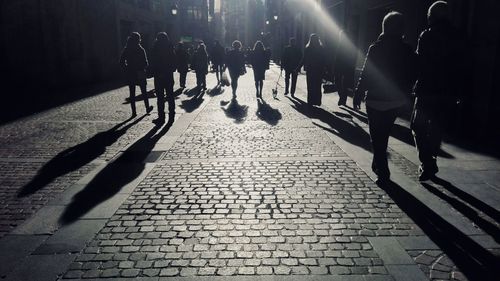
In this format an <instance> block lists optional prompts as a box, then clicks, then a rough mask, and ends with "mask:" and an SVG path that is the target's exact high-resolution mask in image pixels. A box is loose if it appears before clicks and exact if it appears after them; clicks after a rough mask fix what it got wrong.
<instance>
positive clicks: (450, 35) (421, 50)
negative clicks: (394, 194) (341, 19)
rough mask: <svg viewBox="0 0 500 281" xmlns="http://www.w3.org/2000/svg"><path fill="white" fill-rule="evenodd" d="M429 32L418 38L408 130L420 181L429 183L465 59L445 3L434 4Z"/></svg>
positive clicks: (430, 16)
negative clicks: (414, 148)
mask: <svg viewBox="0 0 500 281" xmlns="http://www.w3.org/2000/svg"><path fill="white" fill-rule="evenodd" d="M427 16H428V22H429V28H428V29H427V30H425V31H423V32H422V34H420V38H419V40H418V47H417V56H418V63H419V72H418V78H417V79H418V81H417V84H416V86H415V96H416V100H415V105H414V108H413V116H412V122H411V128H412V130H413V134H414V137H415V144H416V147H417V151H418V158H419V159H420V162H421V164H420V167H419V172H420V176H419V180H421V181H425V180H429V179H431V178H432V177H433V176H434V175H435V174H436V173H437V172H438V167H437V163H436V160H437V154H438V151H439V149H440V146H441V140H442V133H443V130H444V129H445V127H446V124H447V122H449V118H450V115H451V113H452V109H453V107H454V106H455V104H456V101H457V95H458V93H459V92H460V90H459V88H460V83H461V82H460V81H457V78H459V77H460V76H461V73H462V71H463V68H462V67H463V66H462V65H461V64H460V62H461V61H462V60H463V59H464V58H463V56H462V54H461V53H462V52H461V50H460V48H461V46H462V44H463V43H462V42H461V40H460V39H459V36H458V32H457V31H456V30H455V29H454V28H453V27H452V26H451V23H450V20H449V8H448V5H447V4H446V2H444V1H437V2H435V3H434V4H432V5H431V6H430V8H429V11H428V13H427Z"/></svg>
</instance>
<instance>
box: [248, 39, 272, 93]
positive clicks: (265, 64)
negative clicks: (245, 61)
mask: <svg viewBox="0 0 500 281" xmlns="http://www.w3.org/2000/svg"><path fill="white" fill-rule="evenodd" d="M270 57H271V54H270V53H269V51H267V50H265V49H264V44H262V42H261V41H257V42H255V45H254V47H253V50H252V51H251V52H250V54H249V61H250V63H251V64H252V69H253V78H254V80H255V94H256V96H257V98H262V88H263V87H264V80H265V79H266V69H269V59H270Z"/></svg>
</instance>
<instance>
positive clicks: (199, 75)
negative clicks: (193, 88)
mask: <svg viewBox="0 0 500 281" xmlns="http://www.w3.org/2000/svg"><path fill="white" fill-rule="evenodd" d="M196 85H197V86H198V88H201V89H204V90H205V89H207V74H206V73H205V72H196Z"/></svg>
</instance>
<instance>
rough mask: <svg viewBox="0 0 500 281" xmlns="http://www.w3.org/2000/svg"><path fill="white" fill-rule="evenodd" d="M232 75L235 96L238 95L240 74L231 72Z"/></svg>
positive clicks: (232, 87)
mask: <svg viewBox="0 0 500 281" xmlns="http://www.w3.org/2000/svg"><path fill="white" fill-rule="evenodd" d="M229 76H230V77H231V89H232V90H233V96H236V89H237V88H238V74H236V73H232V72H229Z"/></svg>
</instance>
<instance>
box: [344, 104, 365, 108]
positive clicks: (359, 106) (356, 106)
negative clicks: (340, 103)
mask: <svg viewBox="0 0 500 281" xmlns="http://www.w3.org/2000/svg"><path fill="white" fill-rule="evenodd" d="M344 105H345V104H344ZM352 108H353V109H354V110H361V105H359V104H357V103H354V104H353V105H352Z"/></svg>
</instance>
